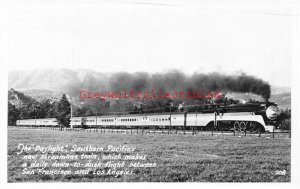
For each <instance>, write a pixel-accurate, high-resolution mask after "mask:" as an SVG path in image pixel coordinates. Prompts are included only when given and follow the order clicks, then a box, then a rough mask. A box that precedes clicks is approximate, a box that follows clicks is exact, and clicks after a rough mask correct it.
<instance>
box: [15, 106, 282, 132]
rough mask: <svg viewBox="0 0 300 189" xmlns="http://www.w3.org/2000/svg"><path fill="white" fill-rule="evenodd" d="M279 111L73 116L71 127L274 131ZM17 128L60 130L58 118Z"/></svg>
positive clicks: (23, 122)
mask: <svg viewBox="0 0 300 189" xmlns="http://www.w3.org/2000/svg"><path fill="white" fill-rule="evenodd" d="M278 115H279V110H278V108H277V107H276V106H274V105H271V106H268V107H265V108H264V111H262V112H261V111H240V112H236V111H223V112H222V111H216V110H215V111H209V112H205V111H202V112H199V113H197V112H176V113H174V112H172V113H151V114H127V115H107V116H87V117H72V118H71V122H70V127H71V128H79V127H80V128H103V127H111V128H120V129H126V128H132V127H133V128H149V127H152V128H153V127H154V128H169V127H170V128H171V129H187V130H222V131H223V130H224V131H226V130H228V131H229V130H231V131H235V132H245V131H247V132H272V131H273V130H274V129H275V125H276V118H277V117H278ZM17 126H43V127H58V126H59V125H58V122H57V120H56V119H55V118H45V119H27V120H17Z"/></svg>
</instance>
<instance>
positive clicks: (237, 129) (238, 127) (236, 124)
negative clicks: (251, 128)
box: [233, 121, 241, 132]
mask: <svg viewBox="0 0 300 189" xmlns="http://www.w3.org/2000/svg"><path fill="white" fill-rule="evenodd" d="M233 129H234V131H235V132H239V131H240V130H241V128H240V123H239V122H238V121H236V122H234V124H233Z"/></svg>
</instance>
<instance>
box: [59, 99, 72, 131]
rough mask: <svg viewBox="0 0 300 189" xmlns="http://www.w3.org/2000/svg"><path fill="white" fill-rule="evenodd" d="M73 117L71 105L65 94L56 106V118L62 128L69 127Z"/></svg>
mask: <svg viewBox="0 0 300 189" xmlns="http://www.w3.org/2000/svg"><path fill="white" fill-rule="evenodd" d="M70 117H71V104H70V102H69V101H68V99H67V97H66V95H65V94H63V96H62V98H61V99H60V101H59V102H58V103H57V104H56V106H55V118H56V119H57V121H58V124H59V125H60V127H69V126H70Z"/></svg>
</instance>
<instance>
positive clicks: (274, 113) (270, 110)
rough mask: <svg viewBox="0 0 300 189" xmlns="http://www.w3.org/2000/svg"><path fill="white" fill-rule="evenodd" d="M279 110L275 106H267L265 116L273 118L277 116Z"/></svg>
mask: <svg viewBox="0 0 300 189" xmlns="http://www.w3.org/2000/svg"><path fill="white" fill-rule="evenodd" d="M279 114H280V112H279V109H278V108H277V107H276V106H269V107H268V108H267V110H266V116H267V118H269V119H270V120H274V119H276V118H277V117H278V116H279Z"/></svg>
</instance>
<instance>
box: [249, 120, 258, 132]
mask: <svg viewBox="0 0 300 189" xmlns="http://www.w3.org/2000/svg"><path fill="white" fill-rule="evenodd" d="M250 128H251V131H252V132H253V133H258V125H257V124H256V123H255V122H250Z"/></svg>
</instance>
